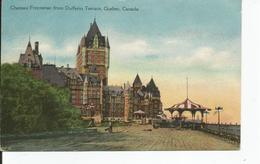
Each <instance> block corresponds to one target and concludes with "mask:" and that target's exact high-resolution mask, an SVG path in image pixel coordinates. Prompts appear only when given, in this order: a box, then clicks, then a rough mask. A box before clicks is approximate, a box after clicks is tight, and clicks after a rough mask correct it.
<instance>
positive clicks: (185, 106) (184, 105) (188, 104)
mask: <svg viewBox="0 0 260 164" xmlns="http://www.w3.org/2000/svg"><path fill="white" fill-rule="evenodd" d="M164 110H167V111H169V112H170V113H171V117H172V115H173V113H174V112H175V111H177V112H178V114H179V118H181V117H182V113H183V112H185V111H188V112H190V113H191V116H192V120H195V115H196V112H200V113H201V122H203V117H204V113H205V112H207V111H210V110H211V109H210V108H208V107H204V106H202V105H200V104H197V103H195V102H193V101H191V100H190V99H189V98H188V97H187V98H186V99H185V100H184V101H183V102H181V103H178V104H175V105H173V106H172V107H170V108H166V109H164Z"/></svg>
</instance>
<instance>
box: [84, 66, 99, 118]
mask: <svg viewBox="0 0 260 164" xmlns="http://www.w3.org/2000/svg"><path fill="white" fill-rule="evenodd" d="M93 67H95V66H93ZM93 67H92V68H91V69H92V70H91V71H90V73H88V74H84V75H83V76H84V84H83V105H82V107H81V113H82V116H83V117H85V118H86V119H89V118H91V119H94V121H95V122H96V123H100V122H101V120H102V118H103V117H102V109H103V81H102V80H101V79H100V78H99V76H98V73H97V72H96V71H95V68H93Z"/></svg>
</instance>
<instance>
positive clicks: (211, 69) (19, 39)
mask: <svg viewBox="0 0 260 164" xmlns="http://www.w3.org/2000/svg"><path fill="white" fill-rule="evenodd" d="M30 6H31V7H33V8H32V9H31V10H30ZM54 6H56V7H65V6H70V7H71V8H72V7H73V6H74V7H78V8H82V9H83V10H60V11H58V10H53V7H54ZM85 6H88V7H92V8H93V7H94V8H101V9H104V7H107V8H112V7H114V8H119V9H120V11H104V10H102V11H89V10H85ZM14 7H16V8H18V7H28V8H29V9H28V10H21V9H20V10H18V9H12V8H14ZM35 7H51V8H52V10H36V9H34V8H35ZM122 7H127V8H133V7H136V8H138V11H122ZM94 18H96V22H97V24H98V26H99V29H100V30H101V33H102V34H103V35H106V36H108V38H109V42H110V47H111V50H110V53H111V55H110V59H111V60H110V68H109V85H123V83H125V82H127V81H129V82H130V83H132V82H133V80H134V78H135V76H136V74H137V73H138V74H139V76H140V78H141V80H142V82H143V84H144V85H145V84H147V83H148V82H149V80H150V78H151V77H153V79H154V81H155V83H156V85H157V86H158V88H159V89H160V92H161V100H162V103H163V108H168V107H171V106H172V105H173V104H176V103H179V102H182V101H183V100H184V99H185V98H186V77H188V78H189V98H190V99H191V100H192V101H194V102H197V103H200V104H202V105H204V106H207V107H209V108H212V109H214V108H215V107H216V106H222V107H223V108H224V111H223V112H222V113H221V120H222V122H226V123H230V122H233V123H235V122H237V123H240V85H241V83H240V77H241V43H240V42H241V1H240V0H196V1H194V0H160V1H159V0H149V1H146V0H56V1H54V0H45V1H40V0H19V1H15V0H9V1H3V10H2V29H1V30H2V31H1V34H2V35H1V40H2V42H1V44H2V45H1V47H2V49H1V54H2V57H1V58H2V63H5V62H8V63H13V62H17V61H18V59H19V54H20V53H24V51H25V48H26V45H27V43H28V40H29V36H30V40H31V42H35V41H39V42H40V52H41V53H42V56H43V60H44V63H56V65H58V66H61V65H64V66H65V65H67V64H69V65H70V66H71V67H75V62H76V52H77V47H78V44H79V42H80V39H81V37H82V36H83V35H84V34H86V33H87V31H88V29H89V26H90V23H92V22H93V20H94ZM185 115H187V116H188V117H191V116H190V115H189V114H187V113H186V114H185ZM208 121H209V122H216V121H217V115H216V114H214V112H211V113H210V114H209V115H208Z"/></svg>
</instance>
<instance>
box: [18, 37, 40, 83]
mask: <svg viewBox="0 0 260 164" xmlns="http://www.w3.org/2000/svg"><path fill="white" fill-rule="evenodd" d="M18 63H19V64H21V65H22V66H24V67H26V68H28V69H29V70H31V71H32V74H33V76H35V77H37V78H39V79H41V78H42V55H41V54H40V52H39V42H38V41H37V42H35V47H34V49H33V48H32V45H31V42H30V40H29V42H28V44H27V47H26V50H25V53H23V54H20V58H19V61H18Z"/></svg>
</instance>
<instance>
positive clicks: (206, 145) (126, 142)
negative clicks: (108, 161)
mask: <svg viewBox="0 0 260 164" xmlns="http://www.w3.org/2000/svg"><path fill="white" fill-rule="evenodd" d="M104 129H105V128H98V132H97V133H94V134H93V133H92V134H87V135H81V136H62V137H55V138H46V139H23V140H12V141H8V142H7V143H6V145H5V147H4V149H6V150H11V151H12V150H13V151H26V150H27V151H45V150H46V151H54V150H55V151H75V150H78V151H84V150H86V151H88V150H89V151H100V150H108V151H114V150H129V151H131V150H144V151H147V150H152V151H160V150H163V151H171V150H239V144H237V143H231V142H229V141H227V140H224V139H222V138H220V137H218V136H214V135H212V134H207V133H205V132H201V131H195V130H190V129H183V130H177V129H173V128H172V129H169V128H158V129H153V128H152V126H150V125H146V126H141V125H139V126H130V127H114V129H113V131H114V133H112V134H109V133H107V132H105V130H104Z"/></svg>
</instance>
